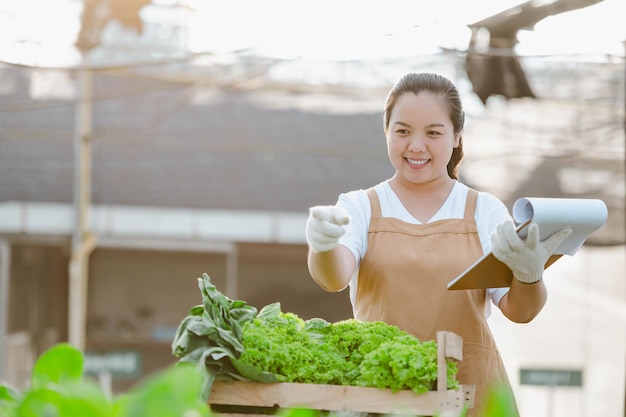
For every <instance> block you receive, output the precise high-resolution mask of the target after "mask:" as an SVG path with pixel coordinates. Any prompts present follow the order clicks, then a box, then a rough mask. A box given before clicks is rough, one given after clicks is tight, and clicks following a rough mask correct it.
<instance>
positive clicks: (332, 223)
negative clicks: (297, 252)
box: [306, 206, 350, 252]
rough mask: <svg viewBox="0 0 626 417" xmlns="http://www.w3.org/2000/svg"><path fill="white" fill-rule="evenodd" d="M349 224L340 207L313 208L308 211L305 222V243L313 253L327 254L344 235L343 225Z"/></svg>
mask: <svg viewBox="0 0 626 417" xmlns="http://www.w3.org/2000/svg"><path fill="white" fill-rule="evenodd" d="M349 222H350V217H349V216H348V213H347V212H346V211H345V210H344V209H343V208H342V207H336V206H315V207H311V208H310V209H309V218H308V220H307V222H306V242H307V243H308V244H309V247H310V248H311V249H312V250H313V252H327V251H329V250H331V249H333V248H334V247H335V246H337V244H338V242H339V238H340V237H341V236H343V234H344V233H346V230H345V228H344V227H343V226H344V225H346V224H348V223H349Z"/></svg>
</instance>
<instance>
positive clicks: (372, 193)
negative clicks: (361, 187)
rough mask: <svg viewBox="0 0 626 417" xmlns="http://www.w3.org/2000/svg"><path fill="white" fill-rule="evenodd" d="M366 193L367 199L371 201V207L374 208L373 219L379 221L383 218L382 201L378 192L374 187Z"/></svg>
mask: <svg viewBox="0 0 626 417" xmlns="http://www.w3.org/2000/svg"><path fill="white" fill-rule="evenodd" d="M366 192H367V197H368V198H369V199H370V206H372V219H374V218H376V219H378V218H380V217H381V211H380V200H379V199H378V194H376V190H374V187H372V188H369V189H368V190H367V191H366Z"/></svg>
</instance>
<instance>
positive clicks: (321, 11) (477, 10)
mask: <svg viewBox="0 0 626 417" xmlns="http://www.w3.org/2000/svg"><path fill="white" fill-rule="evenodd" d="M538 1H540V0H538ZM543 1H546V0H543ZM174 2H176V0H153V4H162V5H171V4H172V3H174ZM178 3H179V4H180V3H186V4H187V5H188V6H189V8H188V9H183V8H180V9H179V10H178V12H177V13H174V12H172V9H171V8H169V9H165V8H159V7H152V6H149V7H146V8H144V9H143V11H142V16H143V17H144V18H145V19H146V20H149V21H161V22H164V23H167V22H169V23H174V24H182V25H185V26H186V27H188V33H187V35H186V36H187V45H188V47H189V49H190V50H191V51H192V52H204V51H211V52H229V51H233V50H240V49H249V48H253V49H254V50H255V53H257V54H261V55H270V56H275V57H281V58H295V57H300V58H301V59H304V60H307V59H308V60H346V59H368V58H384V57H402V56H404V57H406V56H415V55H420V54H423V53H433V52H436V51H437V50H438V48H439V47H448V48H456V49H461V50H463V49H465V48H467V43H468V40H469V30H468V28H467V26H466V25H467V24H469V23H473V22H475V21H478V20H481V19H483V18H485V17H488V16H490V15H492V14H495V13H497V12H499V11H502V10H504V9H507V8H510V7H513V6H515V5H516V4H519V3H521V1H519V0H476V1H466V0H430V1H425V0H385V1H383V0H378V1H374V0H372V1H364V0H315V1H302V0H301V1H297V0H220V1H216V0H187V1H186V2H184V1H182V0H181V1H179V2H178ZM81 9H82V3H81V1H80V0H19V1H15V0H0V61H3V60H4V61H11V62H21V63H26V64H36V63H39V64H40V65H45V64H46V63H49V64H50V63H52V62H54V63H55V64H56V65H61V66H62V65H63V63H65V65H72V63H75V61H76V59H77V55H76V51H74V50H72V48H70V47H69V46H70V45H71V44H72V43H73V41H74V40H75V38H76V34H77V33H78V30H79V28H80V20H79V17H80V12H81ZM34 10H36V11H37V13H33V11H34ZM624 16H626V1H624V0H604V1H603V2H601V3H599V4H597V5H594V6H590V7H587V8H584V9H580V10H577V11H573V12H568V13H564V14H562V15H559V16H555V17H550V18H547V19H545V20H543V21H542V22H540V23H539V24H538V25H537V26H536V27H535V30H533V31H530V32H520V34H519V36H518V38H519V40H520V43H519V45H518V47H517V52H518V53H520V54H523V55H541V54H547V53H561V54H571V53H608V54H614V55H620V56H623V55H624V45H623V41H624V40H626V25H625V24H624ZM152 35H154V34H152ZM159 35H160V36H167V35H166V34H165V35H164V34H162V33H161V34H159ZM16 41H17V42H20V45H19V47H15V42H16ZM23 41H27V42H26V43H24V42H23ZM11 45H13V47H11ZM68 63H69V64H68ZM50 65H52V64H50Z"/></svg>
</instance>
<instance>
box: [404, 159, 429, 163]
mask: <svg viewBox="0 0 626 417" xmlns="http://www.w3.org/2000/svg"><path fill="white" fill-rule="evenodd" d="M406 160H407V161H409V164H413V165H424V164H425V163H426V162H428V159H409V158H407V159H406Z"/></svg>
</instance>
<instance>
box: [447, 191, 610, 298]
mask: <svg viewBox="0 0 626 417" xmlns="http://www.w3.org/2000/svg"><path fill="white" fill-rule="evenodd" d="M607 215H608V209H607V207H606V204H604V202H603V201H601V200H597V199H565V198H528V197H526V198H520V199H519V200H517V201H516V202H515V204H514V206H513V218H514V219H515V221H516V222H517V223H519V226H518V227H517V228H516V230H517V233H518V235H519V236H520V237H521V238H525V237H526V226H528V225H529V224H530V223H531V222H536V223H537V224H538V225H539V230H540V234H541V236H540V238H541V240H545V239H547V238H548V237H549V236H550V235H552V234H553V233H554V232H556V231H557V230H559V229H562V228H564V227H571V228H572V234H571V235H570V236H569V237H568V238H567V239H566V240H565V242H563V243H562V244H561V245H560V246H559V247H558V248H557V249H556V250H555V252H554V254H553V255H552V256H550V258H548V261H547V262H546V264H545V266H544V268H548V267H549V266H550V265H552V264H554V263H555V262H556V261H557V260H559V259H560V258H561V257H562V256H563V255H564V254H567V255H570V256H573V255H574V253H576V251H577V250H578V248H580V246H582V244H583V243H584V241H585V240H586V239H587V238H588V237H589V235H590V234H591V233H593V232H594V231H596V230H597V229H599V228H600V227H601V226H602V225H603V224H604V223H606V219H607ZM512 279H513V273H512V272H511V270H510V269H509V267H508V266H506V265H505V264H504V263H502V262H500V261H499V260H498V259H497V258H496V257H495V256H494V255H493V253H492V252H489V253H488V254H486V255H484V256H483V257H481V258H480V259H478V260H477V261H476V262H475V263H474V264H472V265H471V266H470V267H469V268H468V269H466V270H465V271H464V272H463V273H462V274H460V275H459V276H458V277H456V278H455V279H454V280H452V281H450V282H449V283H448V290H471V289H486V288H502V287H510V286H511V280H512Z"/></svg>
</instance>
